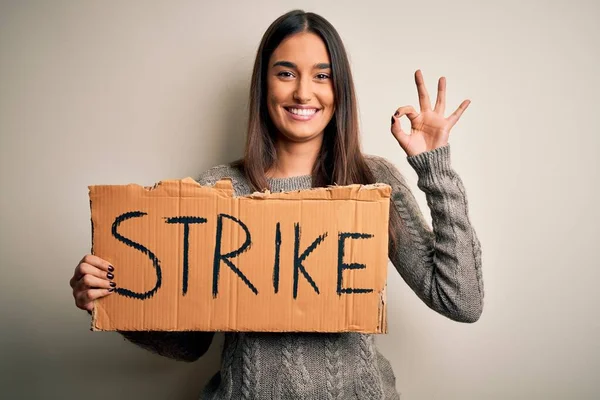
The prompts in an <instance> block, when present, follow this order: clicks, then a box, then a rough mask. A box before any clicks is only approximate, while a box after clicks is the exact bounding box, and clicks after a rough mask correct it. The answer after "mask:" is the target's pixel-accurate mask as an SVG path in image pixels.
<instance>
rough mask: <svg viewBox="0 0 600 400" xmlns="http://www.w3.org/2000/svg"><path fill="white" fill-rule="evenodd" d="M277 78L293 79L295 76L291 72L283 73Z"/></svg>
mask: <svg viewBox="0 0 600 400" xmlns="http://www.w3.org/2000/svg"><path fill="white" fill-rule="evenodd" d="M277 76H281V77H282V78H293V77H294V75H293V74H292V73H291V72H290V71H281V72H280V73H278V74H277Z"/></svg>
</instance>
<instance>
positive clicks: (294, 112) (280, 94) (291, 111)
mask: <svg viewBox="0 0 600 400" xmlns="http://www.w3.org/2000/svg"><path fill="white" fill-rule="evenodd" d="M268 68H269V69H268V72H267V107H268V109H269V116H270V117H271V120H272V121H273V124H274V125H275V127H276V128H277V130H278V131H279V133H280V134H281V135H282V136H283V138H284V139H287V140H291V141H294V142H304V141H308V140H311V139H314V138H315V137H318V136H321V135H322V134H323V131H324V130H325V127H326V126H327V124H328V123H329V121H330V120H331V117H332V116H333V112H334V110H335V99H334V94H333V81H332V79H331V60H330V59H329V54H328V52H327V48H326V47H325V43H323V40H321V38H320V37H319V36H317V35H315V34H314V33H308V32H302V33H297V34H295V35H292V36H289V37H287V38H286V39H285V40H283V41H282V42H281V44H279V46H278V47H277V48H276V49H275V51H274V52H273V54H272V55H271V59H270V60H269V65H268Z"/></svg>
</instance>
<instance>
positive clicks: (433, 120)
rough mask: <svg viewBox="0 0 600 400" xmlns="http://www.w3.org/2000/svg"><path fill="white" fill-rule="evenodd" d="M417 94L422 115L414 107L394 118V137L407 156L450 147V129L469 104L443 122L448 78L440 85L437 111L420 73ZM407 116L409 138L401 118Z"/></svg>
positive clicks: (418, 72) (417, 78)
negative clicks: (432, 106)
mask: <svg viewBox="0 0 600 400" xmlns="http://www.w3.org/2000/svg"><path fill="white" fill-rule="evenodd" d="M415 81H416V83H417V92H418V93H419V104H420V107H421V113H420V114H419V113H417V112H416V111H415V109H414V108H413V107H412V106H405V107H400V108H398V110H397V111H396V113H395V114H394V116H393V117H392V128H391V129H392V134H393V135H394V137H395V138H396V140H397V141H398V143H399V144H400V147H402V148H403V149H404V151H405V152H406V154H407V155H408V156H415V155H417V154H420V153H423V152H426V151H430V150H434V149H436V148H438V147H442V146H445V145H446V144H448V137H449V136H450V129H452V127H453V126H454V125H455V124H456V122H458V119H459V118H460V116H461V115H462V113H463V112H464V111H465V110H466V109H467V107H468V106H469V104H470V103H471V101H470V100H465V101H463V102H462V103H461V104H460V106H459V107H458V109H457V110H456V111H454V113H452V115H450V116H449V117H448V118H444V111H445V109H446V78H445V77H443V76H442V77H441V78H440V79H439V81H438V94H437V100H436V103H435V108H434V109H433V110H432V109H431V101H430V100H429V94H428V93H427V88H425V83H424V82H423V74H422V73H421V70H417V71H416V72H415ZM403 115H406V116H407V117H408V119H409V120H410V124H411V126H410V135H408V134H406V132H404V131H403V130H402V127H401V126H400V117H402V116H403Z"/></svg>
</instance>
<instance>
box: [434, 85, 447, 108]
mask: <svg viewBox="0 0 600 400" xmlns="http://www.w3.org/2000/svg"><path fill="white" fill-rule="evenodd" d="M433 110H434V111H435V112H437V113H439V114H441V115H442V116H444V113H445V112H446V78H445V77H443V76H442V77H441V78H440V80H439V81H438V93H437V99H436V101H435V108H434V109H433Z"/></svg>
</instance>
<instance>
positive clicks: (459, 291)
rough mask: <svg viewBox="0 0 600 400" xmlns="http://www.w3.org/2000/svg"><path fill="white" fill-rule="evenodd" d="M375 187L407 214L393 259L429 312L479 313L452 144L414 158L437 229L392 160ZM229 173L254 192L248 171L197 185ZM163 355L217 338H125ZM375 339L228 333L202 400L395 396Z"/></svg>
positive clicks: (278, 187)
mask: <svg viewBox="0 0 600 400" xmlns="http://www.w3.org/2000/svg"><path fill="white" fill-rule="evenodd" d="M366 159H367V162H368V165H369V167H370V168H371V170H372V171H373V173H374V175H375V177H376V179H377V182H382V183H387V184H389V185H390V186H391V187H392V197H391V201H392V203H391V205H392V206H393V207H396V209H397V210H398V212H399V215H400V218H401V224H400V228H399V232H398V240H399V242H398V246H397V247H396V248H391V246H390V249H389V258H390V260H391V261H392V264H393V265H394V266H395V268H396V269H397V271H398V272H399V273H400V275H401V276H402V278H403V279H404V280H405V281H406V283H407V284H408V285H409V286H410V287H411V288H412V290H414V292H415V293H416V294H417V295H418V296H419V298H421V300H423V301H424V302H425V304H427V305H428V306H429V307H430V308H432V309H433V310H435V311H437V312H438V313H440V314H442V315H445V316H447V317H448V318H451V319H453V320H455V321H461V322H475V321H476V320H477V319H478V318H479V316H480V315H481V312H482V308H483V281H482V276H481V247H480V244H479V240H478V238H477V235H476V234H475V231H474V229H473V227H472V226H471V223H470V221H469V216H468V205H467V198H466V194H465V188H464V186H463V183H462V181H461V179H460V178H459V176H458V175H457V174H456V172H455V171H454V170H453V169H452V167H451V163H450V145H446V146H443V147H440V148H437V149H434V150H431V151H427V152H425V153H421V154H418V155H416V156H411V157H408V158H407V160H408V163H409V164H410V165H411V166H412V167H413V168H414V169H415V171H416V173H417V176H418V182H417V186H418V187H419V188H420V189H421V190H423V191H424V192H425V195H426V199H427V204H428V206H429V208H430V210H431V216H432V225H433V230H432V229H430V228H429V227H428V225H427V223H426V222H425V220H424V218H423V215H422V213H421V211H420V209H419V207H418V205H417V203H416V201H415V198H414V196H413V194H412V192H411V191H410V189H409V187H408V185H407V183H406V181H405V179H404V177H403V176H402V174H401V173H400V172H399V171H398V169H397V168H396V167H395V166H394V165H393V164H392V163H391V162H389V161H388V160H386V159H384V158H382V157H377V156H372V155H368V156H366ZM223 177H231V178H232V180H233V186H234V191H235V194H236V196H241V195H247V194H250V193H251V190H250V187H249V185H248V182H247V180H246V179H245V177H244V176H243V175H242V173H241V172H240V171H239V170H237V169H234V168H232V167H231V166H229V165H219V166H216V167H213V168H211V169H209V170H208V171H206V172H204V173H203V174H202V175H201V176H200V178H199V180H198V181H199V183H200V184H202V185H213V184H214V183H215V182H216V181H217V180H219V179H220V178H223ZM269 183H270V185H271V191H272V192H275V191H289V190H298V189H307V188H310V187H311V177H310V176H309V175H306V176H297V177H291V178H274V179H270V180H269ZM121 333H122V334H123V335H124V336H125V337H126V338H127V339H129V340H131V341H132V342H134V343H136V344H138V345H140V346H142V347H145V348H147V349H149V350H151V351H154V352H157V353H159V354H162V355H165V356H169V357H172V358H176V359H182V360H188V361H192V360H196V359H197V358H198V357H200V356H202V355H203V354H204V352H206V350H207V349H208V347H209V345H210V343H211V341H212V337H213V333H212V332H121ZM373 339H374V337H373V335H370V334H362V333H355V332H350V333H250V332H248V333H244V332H228V333H226V334H225V345H224V348H223V353H222V361H221V370H220V372H219V373H217V374H216V375H215V376H214V377H213V378H212V379H211V380H210V382H209V383H208V385H207V386H206V387H205V388H204V390H203V392H202V394H201V398H202V399H225V400H228V399H256V400H259V399H327V400H334V399H344V400H345V399H365V400H367V399H368V400H373V399H382V400H383V399H398V398H399V395H398V393H397V391H396V388H395V381H396V378H395V376H394V373H393V371H392V369H391V366H390V363H389V362H388V360H387V359H386V358H385V357H383V356H382V355H381V353H380V352H379V351H378V349H377V347H376V346H375V343H374V341H373Z"/></svg>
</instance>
